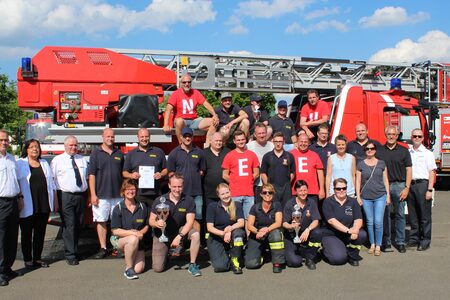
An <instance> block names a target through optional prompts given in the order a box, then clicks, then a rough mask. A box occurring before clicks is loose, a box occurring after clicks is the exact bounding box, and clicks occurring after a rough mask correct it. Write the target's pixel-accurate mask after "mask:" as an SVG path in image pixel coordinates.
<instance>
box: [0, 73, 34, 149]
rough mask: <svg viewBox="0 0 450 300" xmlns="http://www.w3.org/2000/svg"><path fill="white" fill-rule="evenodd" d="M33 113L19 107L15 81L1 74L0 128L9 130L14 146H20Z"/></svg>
mask: <svg viewBox="0 0 450 300" xmlns="http://www.w3.org/2000/svg"><path fill="white" fill-rule="evenodd" d="M30 115H31V113H25V112H23V111H22V110H20V108H19V107H18V105H17V91H16V84H15V82H14V81H10V80H9V78H8V76H7V75H4V74H0V127H1V128H2V129H5V130H8V131H9V133H10V134H11V137H12V138H13V142H12V143H13V144H19V143H21V142H22V141H23V138H24V136H25V124H26V122H27V119H28V118H29V117H30Z"/></svg>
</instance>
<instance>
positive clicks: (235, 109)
mask: <svg viewBox="0 0 450 300" xmlns="http://www.w3.org/2000/svg"><path fill="white" fill-rule="evenodd" d="M214 111H215V112H216V114H217V116H218V117H219V128H220V127H223V126H225V125H227V124H228V123H230V122H231V121H233V120H234V119H236V118H238V117H239V112H240V111H241V108H240V107H239V105H236V104H232V105H231V107H230V111H229V112H227V111H225V110H224V109H223V107H222V105H219V106H218V107H216V108H214Z"/></svg>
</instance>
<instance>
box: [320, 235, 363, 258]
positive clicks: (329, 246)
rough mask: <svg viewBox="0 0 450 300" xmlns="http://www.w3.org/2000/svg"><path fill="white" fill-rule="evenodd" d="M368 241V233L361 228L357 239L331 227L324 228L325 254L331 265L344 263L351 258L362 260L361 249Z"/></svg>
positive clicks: (323, 242) (323, 245)
mask: <svg viewBox="0 0 450 300" xmlns="http://www.w3.org/2000/svg"><path fill="white" fill-rule="evenodd" d="M366 241H367V233H366V231H365V230H364V229H361V230H360V231H359V234H358V238H357V239H356V240H351V239H350V235H349V234H346V233H340V232H339V233H336V232H334V231H332V230H330V229H322V247H323V255H324V256H325V258H326V260H327V261H328V263H329V264H330V265H343V264H345V263H347V262H348V260H349V259H352V260H357V261H359V260H361V256H359V251H360V250H361V245H362V244H364V243H365V242H366Z"/></svg>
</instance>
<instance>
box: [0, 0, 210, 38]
mask: <svg viewBox="0 0 450 300" xmlns="http://www.w3.org/2000/svg"><path fill="white" fill-rule="evenodd" d="M216 14H217V13H216V11H214V9H213V4H212V1H208V0H171V1H165V0H152V1H151V3H150V4H149V5H148V6H147V7H146V8H145V9H144V10H142V11H135V10H131V9H129V8H127V7H125V6H123V5H118V4H109V3H108V2H107V1H106V0H77V1H73V0H41V1H39V2H36V1H35V0H2V1H1V2H0V28H1V30H0V39H5V40H16V41H17V40H18V38H17V37H21V38H22V39H24V38H33V37H40V36H43V35H47V36H48V35H51V34H60V33H69V34H91V35H98V34H102V33H105V31H108V30H114V31H116V32H119V34H120V35H126V34H127V33H128V32H130V31H132V30H139V29H153V30H158V31H161V32H166V31H169V30H170V28H171V26H173V25H174V24H177V23H185V24H187V25H189V26H194V25H198V24H203V23H205V22H208V21H213V20H214V19H215V17H216Z"/></svg>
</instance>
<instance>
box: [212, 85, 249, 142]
mask: <svg viewBox="0 0 450 300" xmlns="http://www.w3.org/2000/svg"><path fill="white" fill-rule="evenodd" d="M214 111H215V112H216V114H217V116H218V117H219V126H218V127H217V131H219V132H220V133H221V134H222V135H223V139H224V140H225V141H226V140H228V138H229V137H230V135H231V134H232V133H233V132H234V131H235V130H236V129H239V130H242V131H243V132H244V133H245V135H246V136H248V127H249V121H248V116H247V113H246V112H245V111H243V110H242V109H241V108H240V107H239V105H237V104H233V96H232V95H231V93H222V94H221V95H220V105H219V106H218V107H216V108H214Z"/></svg>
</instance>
